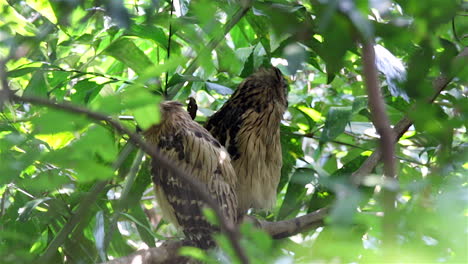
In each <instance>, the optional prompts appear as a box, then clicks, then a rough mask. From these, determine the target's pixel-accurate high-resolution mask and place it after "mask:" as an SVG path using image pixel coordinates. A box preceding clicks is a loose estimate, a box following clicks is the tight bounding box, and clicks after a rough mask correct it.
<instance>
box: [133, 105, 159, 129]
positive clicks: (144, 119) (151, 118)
mask: <svg viewBox="0 0 468 264" xmlns="http://www.w3.org/2000/svg"><path fill="white" fill-rule="evenodd" d="M133 116H134V117H135V120H136V121H137V123H138V125H139V126H140V128H141V129H142V130H146V129H148V128H150V127H151V126H152V125H154V124H157V123H159V120H160V116H159V108H158V106H157V104H148V105H146V106H143V107H139V108H136V109H135V110H133Z"/></svg>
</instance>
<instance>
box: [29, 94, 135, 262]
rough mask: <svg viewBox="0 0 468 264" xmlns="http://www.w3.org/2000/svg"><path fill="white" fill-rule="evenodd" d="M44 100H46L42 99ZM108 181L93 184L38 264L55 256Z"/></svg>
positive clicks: (122, 157) (120, 161) (126, 149)
mask: <svg viewBox="0 0 468 264" xmlns="http://www.w3.org/2000/svg"><path fill="white" fill-rule="evenodd" d="M43 100H46V99H43ZM131 150H132V145H131V144H127V145H126V146H125V147H124V148H123V149H122V151H121V152H120V155H119V158H118V159H117V160H116V161H115V162H114V164H113V165H112V168H113V169H114V170H116V169H118V168H120V166H121V165H122V164H123V162H124V161H125V159H126V158H127V156H128V155H129V154H130V152H131ZM107 183H108V181H99V182H97V183H95V184H94V185H93V186H92V187H91V189H90V190H89V192H88V194H87V195H86V196H85V197H84V198H83V199H82V200H81V202H80V204H79V206H78V208H77V209H76V211H75V212H74V213H73V214H72V216H71V217H70V219H69V220H68V221H67V223H66V224H65V225H64V226H63V228H62V229H61V230H60V232H59V233H58V234H57V235H56V236H55V237H54V239H53V240H52V242H50V244H49V246H48V247H47V249H46V251H45V252H44V254H42V256H41V257H40V258H39V261H38V263H49V261H50V259H51V258H52V257H53V256H54V255H55V253H56V252H57V249H58V248H59V247H60V246H61V245H62V244H63V243H64V242H65V240H66V239H67V237H68V235H69V234H71V232H73V230H75V227H76V226H77V225H78V224H79V223H80V221H82V220H83V215H85V214H86V213H87V212H89V211H90V210H89V209H90V208H91V205H93V204H94V202H95V201H96V199H97V198H98V197H99V195H100V194H101V193H102V191H103V190H104V188H105V187H106V185H107Z"/></svg>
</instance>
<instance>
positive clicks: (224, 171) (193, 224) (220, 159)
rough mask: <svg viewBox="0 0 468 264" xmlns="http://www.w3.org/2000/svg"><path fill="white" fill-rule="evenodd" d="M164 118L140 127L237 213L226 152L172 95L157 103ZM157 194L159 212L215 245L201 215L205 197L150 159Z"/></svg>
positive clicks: (228, 213) (231, 217) (230, 213)
mask: <svg viewBox="0 0 468 264" xmlns="http://www.w3.org/2000/svg"><path fill="white" fill-rule="evenodd" d="M161 113H162V121H161V123H160V124H158V125H154V126H152V127H151V128H149V129H148V130H146V131H145V132H144V136H145V138H146V140H147V141H148V142H149V143H150V144H151V145H152V146H154V147H155V148H157V150H158V151H160V152H161V153H163V154H164V155H166V156H167V157H168V158H169V159H171V160H172V161H173V162H174V164H175V165H177V166H178V167H179V168H181V169H183V170H184V171H185V172H187V173H188V174H189V175H191V176H193V177H195V178H196V179H197V180H199V181H200V182H201V183H203V184H205V185H206V187H207V190H208V191H209V192H210V194H211V195H212V197H213V199H215V201H217V202H218V204H219V205H220V207H221V208H222V211H223V213H224V215H225V217H226V219H227V220H228V221H232V222H233V223H234V222H235V221H236V216H237V196H236V193H235V188H236V182H237V179H236V177H235V172H234V169H233V167H232V165H231V159H230V157H229V154H227V152H226V150H225V149H224V147H223V146H221V145H220V144H219V142H218V141H217V140H216V139H215V138H213V137H212V136H211V135H210V133H209V132H208V131H206V130H205V129H204V128H203V127H202V126H200V125H199V124H198V123H197V122H195V121H193V120H192V118H191V117H190V115H189V113H188V112H187V111H185V110H184V109H183V108H182V104H180V103H178V102H174V101H170V102H164V103H162V104H161ZM151 172H152V177H153V183H154V186H155V190H156V198H157V200H158V203H159V205H160V206H161V209H162V211H163V216H164V217H165V218H166V219H167V220H169V221H170V222H172V223H173V224H175V225H176V226H177V227H180V228H181V229H182V230H183V232H184V234H185V235H186V237H187V238H188V239H189V240H191V241H193V242H194V243H195V246H198V247H201V248H208V247H211V246H213V245H214V244H213V240H212V238H211V235H212V233H213V232H214V231H216V229H215V228H214V227H213V226H211V225H210V224H209V223H208V222H207V221H206V220H205V218H204V216H203V213H202V208H203V202H202V201H201V199H200V197H199V196H198V195H197V194H196V193H195V192H194V191H193V190H192V189H191V188H190V187H189V186H188V185H186V184H184V183H182V182H181V181H180V180H179V179H177V178H176V177H174V176H173V175H172V174H171V173H169V172H168V171H167V169H164V168H161V167H160V166H158V164H157V162H155V161H153V162H152V169H151Z"/></svg>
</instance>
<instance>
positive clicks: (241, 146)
mask: <svg viewBox="0 0 468 264" xmlns="http://www.w3.org/2000/svg"><path fill="white" fill-rule="evenodd" d="M287 92H288V90H287V83H286V80H285V79H284V78H283V75H282V74H281V72H280V70H279V69H277V68H271V69H260V70H259V71H258V72H256V73H255V74H253V75H251V76H249V77H248V78H247V79H245V80H244V81H243V82H242V83H241V84H240V85H239V87H238V88H237V90H236V91H235V93H234V94H233V95H232V96H231V98H229V100H228V101H227V102H226V103H225V104H224V105H223V106H222V107H221V109H220V110H219V111H218V112H216V113H215V114H214V115H213V116H211V117H210V118H209V119H208V121H207V123H206V125H205V128H206V129H207V130H208V131H210V133H211V134H212V135H213V136H214V137H215V138H216V139H218V140H219V142H220V143H221V144H223V145H224V146H225V147H226V149H227V150H228V152H229V155H230V156H231V159H232V164H233V166H234V170H235V171H236V174H237V179H238V182H237V190H236V192H237V196H238V198H239V213H240V214H243V213H245V212H246V211H247V210H248V209H249V208H257V209H269V208H271V207H273V205H274V204H275V201H276V188H277V187H278V183H279V180H280V176H281V166H282V154H281V144H280V122H281V119H282V117H283V114H284V112H285V111H286V109H287V105H288V102H287Z"/></svg>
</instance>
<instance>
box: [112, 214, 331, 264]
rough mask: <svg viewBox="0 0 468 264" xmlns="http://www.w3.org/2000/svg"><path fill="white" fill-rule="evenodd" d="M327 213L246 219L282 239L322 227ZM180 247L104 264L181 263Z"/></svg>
mask: <svg viewBox="0 0 468 264" xmlns="http://www.w3.org/2000/svg"><path fill="white" fill-rule="evenodd" d="M328 212H329V208H327V207H325V208H321V209H319V210H317V211H314V212H312V213H309V214H306V215H303V216H300V217H296V218H293V219H289V220H283V221H278V222H268V221H264V220H258V219H255V218H254V219H248V221H249V220H252V221H253V222H255V224H256V225H257V226H258V227H259V228H261V229H263V231H265V232H266V233H268V234H269V235H270V236H271V237H273V238H274V239H282V238H286V237H290V236H293V235H296V234H298V233H301V232H304V231H305V230H309V229H312V228H317V227H320V226H322V225H323V219H324V218H325V217H326V216H327V214H328ZM181 246H183V245H182V243H181V242H179V241H167V242H165V243H164V244H163V245H162V246H160V247H157V248H149V249H144V250H139V251H137V252H135V253H132V254H131V255H129V256H125V257H122V258H118V259H114V260H111V261H108V262H106V263H105V264H123V263H134V262H136V261H138V263H141V264H160V263H183V262H181V261H179V260H180V259H176V257H175V256H177V251H178V249H179V248H180V247H181Z"/></svg>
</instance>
